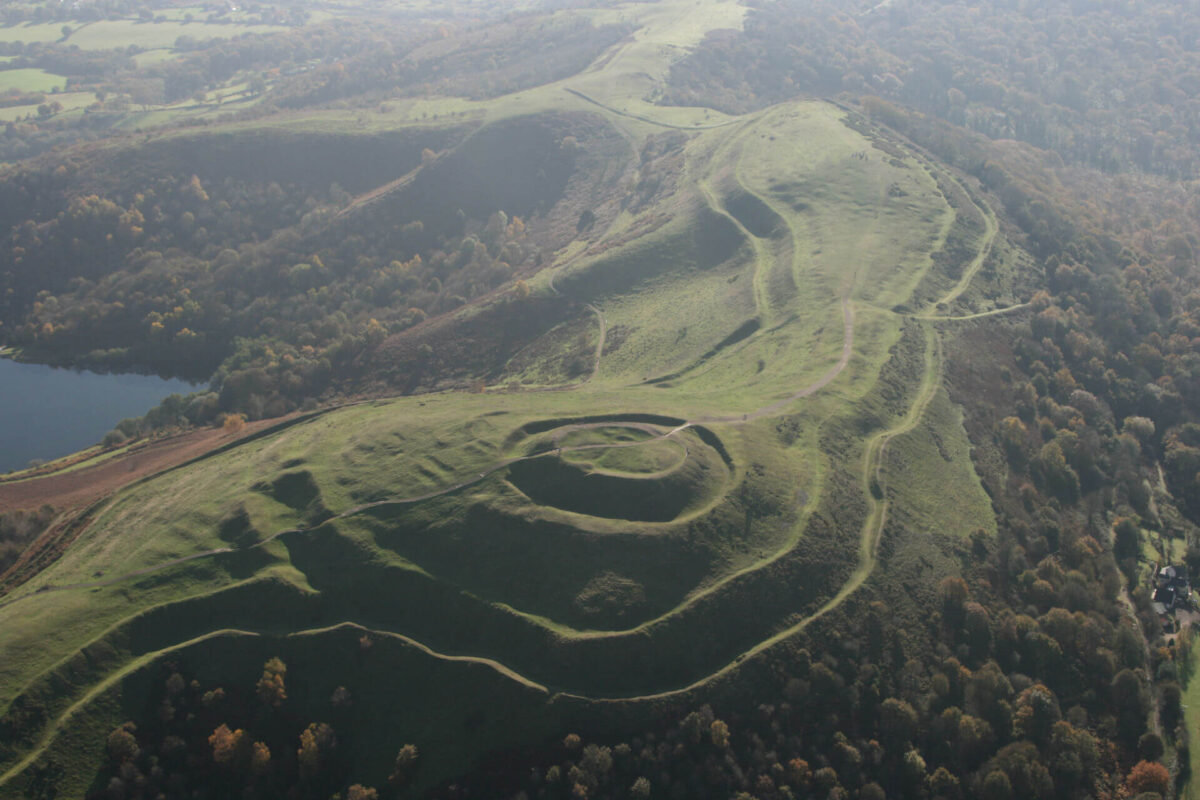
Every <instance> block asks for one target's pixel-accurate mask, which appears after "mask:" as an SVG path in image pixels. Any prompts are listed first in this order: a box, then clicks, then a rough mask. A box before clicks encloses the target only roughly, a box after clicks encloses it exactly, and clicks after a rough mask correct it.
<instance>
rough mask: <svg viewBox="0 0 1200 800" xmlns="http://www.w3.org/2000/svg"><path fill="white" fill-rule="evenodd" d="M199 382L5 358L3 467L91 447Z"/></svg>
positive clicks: (1, 376) (0, 367)
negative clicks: (123, 423)
mask: <svg viewBox="0 0 1200 800" xmlns="http://www.w3.org/2000/svg"><path fill="white" fill-rule="evenodd" d="M198 388H199V387H197V386H193V385H192V384H190V383H187V382H185V381H181V380H167V379H164V378H158V377H155V376H152V375H101V374H99V373H95V372H77V371H75V370H69V369H56V368H54V367H47V366H44V365H42V364H21V363H18V362H16V361H11V360H9V359H7V358H0V473H4V472H8V471H9V470H14V469H23V468H24V467H25V466H26V465H28V463H29V462H30V461H31V460H33V459H41V460H43V461H48V460H50V459H54V458H59V457H61V456H65V455H68V454H70V453H73V452H75V451H77V450H82V449H83V448H85V447H90V446H91V445H94V444H96V443H98V442H99V441H100V440H101V439H103V438H104V434H106V433H108V432H109V431H111V430H112V429H113V427H114V426H115V425H116V424H117V423H118V422H120V421H121V420H123V419H125V418H126V417H140V416H141V415H142V414H145V413H146V412H147V411H149V410H150V409H151V408H153V407H154V406H156V405H158V403H159V401H160V400H162V399H163V398H164V397H166V396H168V395H171V394H187V393H189V392H194V391H197V389H198Z"/></svg>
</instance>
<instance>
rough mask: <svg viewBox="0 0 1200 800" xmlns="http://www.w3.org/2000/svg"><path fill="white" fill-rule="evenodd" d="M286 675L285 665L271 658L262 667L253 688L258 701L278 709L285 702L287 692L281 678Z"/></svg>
mask: <svg viewBox="0 0 1200 800" xmlns="http://www.w3.org/2000/svg"><path fill="white" fill-rule="evenodd" d="M286 674H287V665H286V664H284V663H283V662H282V661H281V660H279V659H278V658H272V659H271V660H270V661H268V662H267V663H266V664H264V665H263V674H262V677H261V678H259V679H258V683H257V684H256V686H255V690H256V693H257V695H258V699H259V700H261V701H262V702H263V703H265V704H267V705H269V706H272V707H273V708H278V707H279V706H280V705H282V704H283V701H284V700H287V691H286V688H285V687H284V682H283V678H284V675H286Z"/></svg>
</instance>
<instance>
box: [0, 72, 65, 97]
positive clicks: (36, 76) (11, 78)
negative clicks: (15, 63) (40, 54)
mask: <svg viewBox="0 0 1200 800" xmlns="http://www.w3.org/2000/svg"><path fill="white" fill-rule="evenodd" d="M66 85H67V79H66V78H64V77H63V76H61V75H55V74H54V73H52V72H46V71H45V70H43V69H6V70H3V71H0V92H8V91H12V90H13V89H16V90H18V91H21V92H30V93H32V92H50V91H53V90H54V89H63V88H66Z"/></svg>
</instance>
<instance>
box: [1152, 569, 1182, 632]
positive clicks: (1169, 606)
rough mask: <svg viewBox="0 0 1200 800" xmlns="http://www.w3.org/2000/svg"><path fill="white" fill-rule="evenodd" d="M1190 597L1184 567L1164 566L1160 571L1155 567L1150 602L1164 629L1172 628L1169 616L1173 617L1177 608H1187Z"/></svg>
mask: <svg viewBox="0 0 1200 800" xmlns="http://www.w3.org/2000/svg"><path fill="white" fill-rule="evenodd" d="M1191 596H1192V587H1191V585H1190V584H1189V582H1188V568H1187V567H1186V566H1183V565H1180V566H1164V567H1162V568H1161V569H1160V568H1159V567H1158V566H1157V565H1156V566H1155V572H1154V584H1153V586H1152V587H1151V596H1150V600H1151V602H1152V604H1153V607H1154V613H1156V614H1158V618H1159V620H1160V621H1161V622H1162V623H1163V627H1164V629H1165V628H1166V627H1168V626H1171V627H1173V625H1171V621H1170V618H1169V615H1174V612H1175V609H1176V608H1178V607H1185V608H1186V607H1187V606H1189V605H1190V603H1191Z"/></svg>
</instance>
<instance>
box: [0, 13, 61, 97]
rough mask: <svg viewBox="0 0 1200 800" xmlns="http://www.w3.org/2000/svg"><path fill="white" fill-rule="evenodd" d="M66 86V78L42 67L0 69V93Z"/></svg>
mask: <svg viewBox="0 0 1200 800" xmlns="http://www.w3.org/2000/svg"><path fill="white" fill-rule="evenodd" d="M0 30H2V29H0ZM66 86H67V79H66V78H64V77H63V76H62V75H55V74H54V73H52V72H46V71H45V70H44V69H6V70H2V71H0V93H3V92H10V91H13V90H17V91H20V92H26V93H30V94H32V93H34V92H51V91H53V90H54V89H64V88H66ZM56 99H57V98H56Z"/></svg>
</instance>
